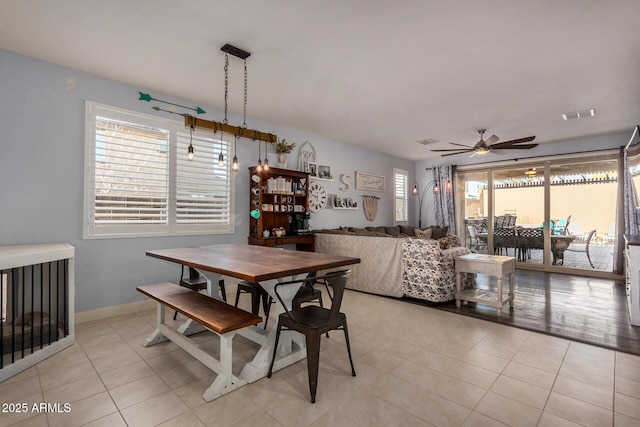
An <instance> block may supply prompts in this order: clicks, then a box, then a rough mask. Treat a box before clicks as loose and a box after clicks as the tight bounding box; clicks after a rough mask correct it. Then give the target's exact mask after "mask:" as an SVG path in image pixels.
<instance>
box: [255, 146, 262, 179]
mask: <svg viewBox="0 0 640 427" xmlns="http://www.w3.org/2000/svg"><path fill="white" fill-rule="evenodd" d="M261 149H262V141H258V166H256V170H257V171H258V172H262V158H261V157H260V156H261V155H262V153H261Z"/></svg>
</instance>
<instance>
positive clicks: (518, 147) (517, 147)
mask: <svg viewBox="0 0 640 427" xmlns="http://www.w3.org/2000/svg"><path fill="white" fill-rule="evenodd" d="M498 145H500V144H498ZM537 146H538V144H522V145H509V146H507V147H496V146H495V145H494V146H493V147H491V150H492V151H493V150H529V149H531V148H535V147H537Z"/></svg>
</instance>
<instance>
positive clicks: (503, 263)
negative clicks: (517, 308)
mask: <svg viewBox="0 0 640 427" xmlns="http://www.w3.org/2000/svg"><path fill="white" fill-rule="evenodd" d="M515 271H516V259H515V258H514V257H509V256H498V255H484V254H467V255H462V256H459V257H456V307H460V304H461V301H473V302H479V303H481V304H489V305H492V306H494V307H496V308H497V309H498V315H500V314H502V307H504V305H505V304H506V303H507V302H508V303H509V307H510V308H513V276H514V273H515ZM463 272H464V273H474V274H488V275H490V276H494V277H496V278H497V279H498V291H497V292H494V291H489V290H485V289H476V288H475V279H474V287H473V288H472V289H466V290H464V291H460V273H463ZM507 274H508V275H509V292H508V294H507V295H504V294H503V292H502V279H503V277H504V276H505V275H507Z"/></svg>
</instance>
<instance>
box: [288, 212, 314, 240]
mask: <svg viewBox="0 0 640 427" xmlns="http://www.w3.org/2000/svg"><path fill="white" fill-rule="evenodd" d="M310 218H311V214H310V213H309V212H296V213H294V214H293V218H292V221H291V232H292V234H294V235H298V236H299V235H301V234H311V230H309V219H310Z"/></svg>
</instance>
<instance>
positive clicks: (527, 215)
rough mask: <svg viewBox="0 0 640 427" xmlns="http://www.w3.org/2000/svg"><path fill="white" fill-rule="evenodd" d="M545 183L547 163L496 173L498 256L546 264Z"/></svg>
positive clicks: (495, 212)
mask: <svg viewBox="0 0 640 427" xmlns="http://www.w3.org/2000/svg"><path fill="white" fill-rule="evenodd" d="M544 182H545V180H544V165H536V166H527V167H518V168H511V169H504V170H497V171H495V172H493V200H494V209H493V217H494V221H493V223H494V230H493V238H494V243H493V246H494V248H495V252H496V254H497V255H508V256H513V257H516V260H517V261H518V262H522V263H528V264H538V265H541V264H543V263H544V255H545V251H544V225H545V224H544Z"/></svg>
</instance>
